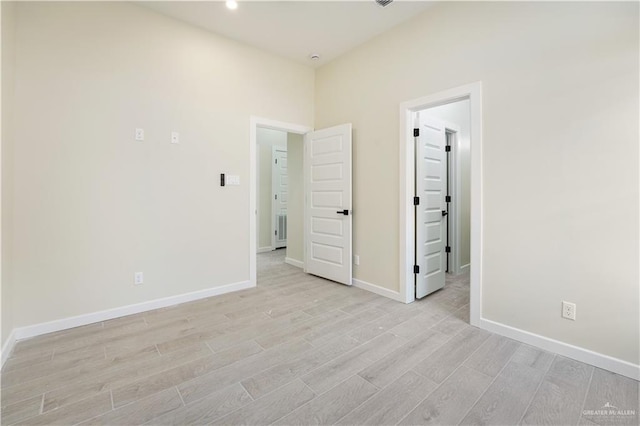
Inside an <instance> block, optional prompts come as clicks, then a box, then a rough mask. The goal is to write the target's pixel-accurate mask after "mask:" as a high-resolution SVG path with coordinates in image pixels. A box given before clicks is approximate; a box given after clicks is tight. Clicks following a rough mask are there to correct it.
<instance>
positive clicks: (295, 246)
mask: <svg viewBox="0 0 640 426" xmlns="http://www.w3.org/2000/svg"><path fill="white" fill-rule="evenodd" d="M263 130H269V131H279V132H281V133H282V132H284V133H285V134H286V139H287V148H286V151H287V154H286V163H287V170H286V179H285V180H283V179H282V176H283V175H284V174H283V173H284V170H283V169H282V168H280V170H278V169H275V170H274V169H273V168H272V167H271V162H273V163H274V165H275V160H276V159H277V158H278V156H280V157H279V158H281V159H283V158H284V156H283V152H284V149H283V148H275V149H274V148H273V146H271V148H266V149H265V151H266V152H267V153H268V152H269V149H270V150H271V152H272V155H271V157H270V159H268V160H267V162H268V163H269V165H268V166H267V168H268V170H267V171H266V172H265V175H267V176H268V175H270V176H271V184H270V185H265V187H266V188H267V189H266V190H263V191H262V192H263V193H267V196H268V199H269V203H271V204H270V205H271V208H268V207H262V208H261V209H259V205H258V204H259V201H260V196H259V194H260V191H259V189H258V187H259V185H260V181H259V179H258V177H259V168H258V166H259V163H260V161H261V160H260V156H259V151H260V150H261V148H260V145H259V142H258V139H259V134H260V133H263ZM279 137H280V138H283V137H284V136H283V135H282V134H280V136H279ZM289 142H291V143H289ZM351 146H352V129H351V124H349V123H346V124H341V125H338V126H334V127H331V128H326V129H320V130H311V129H309V128H307V127H304V126H299V125H294V124H288V123H283V122H277V121H273V120H269V119H264V118H259V117H251V120H250V137H249V161H250V164H249V185H250V188H249V212H250V215H249V256H250V257H249V279H250V283H251V286H256V285H257V257H258V255H259V254H260V253H266V252H267V251H270V252H273V251H274V250H277V245H278V244H276V242H275V240H274V239H273V238H272V236H273V237H277V236H278V227H280V235H283V234H284V235H285V236H286V241H285V244H286V249H285V251H284V254H283V255H280V256H281V257H283V259H284V262H285V263H289V264H290V265H293V266H298V267H301V268H302V269H303V271H304V272H305V273H308V274H313V275H316V276H318V277H321V278H326V279H328V280H331V281H335V282H339V283H341V284H345V285H351V284H352V282H353V276H352V272H353V271H352V262H351V258H352V248H351V246H352V214H353V210H352V206H351V202H352V197H351V194H352V189H351V182H352V173H351V169H352V161H351ZM278 150H280V151H281V152H280V154H278ZM274 151H275V153H274ZM300 154H301V155H300ZM274 155H275V157H274ZM294 156H296V157H297V158H298V160H293V157H294ZM267 158H269V157H267ZM299 158H301V159H302V160H301V161H300V160H299ZM295 166H299V167H300V169H299V170H301V173H299V174H300V175H301V177H293V176H291V174H292V167H295ZM278 173H280V177H279V178H277V179H275V182H276V183H277V184H278V185H276V186H278V187H277V188H276V189H275V190H274V189H273V182H274V179H273V175H274V174H278ZM285 181H286V183H287V184H286V185H283V184H282V183H283V182H285ZM294 181H295V183H294ZM294 186H299V188H298V189H299V190H300V195H296V194H295V190H293V191H292V188H293V187H294ZM283 187H284V188H285V189H284V191H285V192H286V198H287V203H286V207H285V208H283V206H282V204H276V208H275V212H274V203H273V202H272V201H274V200H275V197H276V195H277V193H278V191H280V193H281V194H282V192H283ZM268 188H271V190H270V191H269V189H268ZM294 203H295V206H297V207H298V208H300V205H302V207H301V208H300V210H301V211H302V215H300V214H299V213H297V212H294V211H292V207H293V208H294V209H295V206H294ZM278 206H279V207H278ZM278 208H279V211H278ZM260 211H265V212H267V213H268V212H271V214H267V217H268V219H265V220H264V222H263V223H266V225H265V224H263V225H262V228H263V230H264V229H271V231H270V235H269V237H268V238H271V244H269V243H268V242H267V241H268V239H267V238H264V237H263V238H264V239H263V240H261V239H260V234H262V235H265V234H266V233H265V232H260V222H261V220H260V219H261V216H262V214H260ZM283 212H286V219H284V220H285V221H286V225H284V224H282V225H281V223H280V221H281V220H282V219H283V218H282V213H283ZM278 213H280V214H278ZM278 216H280V217H278ZM298 219H300V221H298ZM300 224H301V225H300ZM296 227H297V228H298V231H299V230H300V227H301V229H302V231H301V232H300V233H299V234H300V235H301V238H300V237H298V236H297V235H294V234H298V231H296ZM261 244H263V245H261ZM300 259H302V261H300Z"/></svg>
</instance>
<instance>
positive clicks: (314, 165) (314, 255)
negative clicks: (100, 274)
mask: <svg viewBox="0 0 640 426" xmlns="http://www.w3.org/2000/svg"><path fill="white" fill-rule="evenodd" d="M304 147H305V148H304V149H305V161H304V174H305V215H304V216H305V217H304V219H305V231H304V232H305V272H308V273H310V274H314V275H318V276H320V277H323V278H327V279H330V280H333V281H337V282H339V283H342V284H346V285H351V279H352V267H351V229H352V213H353V212H352V210H351V208H352V206H351V124H343V125H340V126H336V127H331V128H328V129H323V130H316V131H314V132H309V133H307V134H306V135H305V137H304Z"/></svg>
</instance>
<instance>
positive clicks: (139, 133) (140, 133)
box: [136, 129, 144, 141]
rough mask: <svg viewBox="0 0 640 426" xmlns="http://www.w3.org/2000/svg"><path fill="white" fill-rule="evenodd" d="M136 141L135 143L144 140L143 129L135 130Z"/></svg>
mask: <svg viewBox="0 0 640 426" xmlns="http://www.w3.org/2000/svg"><path fill="white" fill-rule="evenodd" d="M136 140H137V141H143V140H144V129H136Z"/></svg>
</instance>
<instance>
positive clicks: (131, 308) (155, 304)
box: [3, 281, 255, 354]
mask: <svg viewBox="0 0 640 426" xmlns="http://www.w3.org/2000/svg"><path fill="white" fill-rule="evenodd" d="M251 287H255V284H253V285H252V284H251V282H249V281H241V282H238V283H233V284H227V285H221V286H218V287H212V288H208V289H205V290H199V291H194V292H191V293H184V294H179V295H177V296H169V297H163V298H162V299H155V300H150V301H148V302H142V303H136V304H134V305H127V306H121V307H119V308H113V309H107V310H104V311H98V312H93V313H90V314H84V315H78V316H75V317H69V318H63V319H59V320H55V321H50V322H44V323H41V324H35V325H29V326H26V327H19V328H16V329H14V331H13V332H14V334H15V338H16V339H17V340H21V339H28V338H30V337H35V336H40V335H41V334H47V333H53V332H54V331H60V330H67V329H69V328H74V327H80V326H83V325H87V324H93V323H96V322H100V321H107V320H110V319H113V318H119V317H123V316H127V315H133V314H138V313H140V312H147V311H151V310H154V309H158V308H166V307H168V306H173V305H179V304H180V303H185V302H191V301H194V300H199V299H206V298H207V297H212V296H219V295H221V294H225V293H231V292H234V291H239V290H245V289H248V288H251ZM3 354H4V351H3Z"/></svg>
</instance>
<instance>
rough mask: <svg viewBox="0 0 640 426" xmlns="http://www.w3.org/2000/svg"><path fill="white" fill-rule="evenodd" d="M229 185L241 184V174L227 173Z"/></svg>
mask: <svg viewBox="0 0 640 426" xmlns="http://www.w3.org/2000/svg"><path fill="white" fill-rule="evenodd" d="M227 185H240V176H238V175H227Z"/></svg>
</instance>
